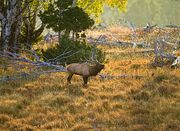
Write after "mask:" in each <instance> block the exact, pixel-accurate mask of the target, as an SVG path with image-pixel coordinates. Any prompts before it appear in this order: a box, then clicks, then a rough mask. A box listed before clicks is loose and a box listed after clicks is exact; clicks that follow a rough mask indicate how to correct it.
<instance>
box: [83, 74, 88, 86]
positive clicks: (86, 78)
mask: <svg viewBox="0 0 180 131" xmlns="http://www.w3.org/2000/svg"><path fill="white" fill-rule="evenodd" d="M83 81H84V84H83V85H84V86H85V85H87V82H88V77H87V76H83Z"/></svg>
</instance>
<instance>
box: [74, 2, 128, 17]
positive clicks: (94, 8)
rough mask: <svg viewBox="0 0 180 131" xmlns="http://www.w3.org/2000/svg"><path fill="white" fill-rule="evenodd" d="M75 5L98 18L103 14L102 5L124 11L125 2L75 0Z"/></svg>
mask: <svg viewBox="0 0 180 131" xmlns="http://www.w3.org/2000/svg"><path fill="white" fill-rule="evenodd" d="M77 5H78V6H79V7H82V8H83V9H85V11H86V12H87V13H88V14H89V15H92V16H95V18H98V17H99V16H100V15H101V13H102V12H103V9H104V5H107V6H109V7H116V8H118V10H121V11H125V9H126V5H127V0H93V1H92V0H77Z"/></svg>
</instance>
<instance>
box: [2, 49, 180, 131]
mask: <svg viewBox="0 0 180 131" xmlns="http://www.w3.org/2000/svg"><path fill="white" fill-rule="evenodd" d="M99 48H102V49H103V50H104V51H105V52H107V56H106V61H105V69H104V70H103V71H102V72H101V73H102V74H110V75H115V76H117V75H123V74H127V75H129V76H133V75H141V76H142V77H140V78H136V77H127V78H116V79H115V78H114V79H111V78H104V79H100V77H99V76H96V77H92V78H91V79H90V81H89V84H88V87H83V86H82V78H81V77H79V76H75V77H73V79H72V84H67V83H66V78H67V73H51V74H44V75H41V76H39V77H38V78H36V79H31V80H25V79H20V80H14V81H13V80H12V81H8V82H1V83H0V130H1V131H6V130H12V131H20V130H22V131H26V130H29V131H31V130H32V131H33V130H37V131H38V130H39V131H40V130H43V131H44V130H52V131H56V130H57V131H59V130H72V131H87V130H98V131H99V130H102V131H104V130H112V131H116V130H119V131H178V130H180V70H179V69H171V68H169V67H168V66H165V67H162V68H160V67H157V68H155V67H153V66H151V63H152V60H153V58H154V56H153V54H152V53H147V54H143V53H142V54H139V53H136V51H138V50H140V49H123V48H121V47H115V46H99ZM5 62H7V61H5ZM7 63H8V62H7ZM1 65H2V66H1V67H0V76H3V75H4V74H13V73H16V72H17V71H16V70H17V68H16V67H15V66H9V67H6V66H5V65H3V64H2V62H1ZM23 70H26V69H23Z"/></svg>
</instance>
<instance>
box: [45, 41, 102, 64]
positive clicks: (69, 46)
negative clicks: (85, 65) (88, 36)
mask: <svg viewBox="0 0 180 131" xmlns="http://www.w3.org/2000/svg"><path fill="white" fill-rule="evenodd" d="M92 48H93V47H92V46H91V45H88V44H87V43H85V42H80V41H73V40H70V39H68V38H66V37H63V38H62V39H61V40H60V44H58V45H56V46H55V47H52V48H49V49H47V50H45V51H44V50H42V55H43V57H44V60H45V61H50V62H54V63H60V64H63V65H64V64H70V63H75V62H82V61H85V59H89V58H90V57H91V51H92ZM96 55H97V60H98V61H99V62H103V61H104V59H105V53H104V52H103V51H102V50H100V49H97V50H96Z"/></svg>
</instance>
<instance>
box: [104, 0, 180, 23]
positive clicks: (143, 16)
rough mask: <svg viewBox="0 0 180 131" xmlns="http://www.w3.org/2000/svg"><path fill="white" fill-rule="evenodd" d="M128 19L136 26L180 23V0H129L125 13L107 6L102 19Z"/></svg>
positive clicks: (108, 21) (116, 20) (112, 21)
mask: <svg viewBox="0 0 180 131" xmlns="http://www.w3.org/2000/svg"><path fill="white" fill-rule="evenodd" d="M120 19H125V20H128V21H130V22H132V23H134V24H135V25H136V26H145V25H146V24H147V23H148V22H149V23H151V24H158V25H159V26H165V25H168V24H174V25H180V0H128V5H127V10H126V12H125V13H119V12H118V11H117V9H112V8H109V7H105V10H104V13H103V14H102V20H103V22H104V23H106V24H113V23H119V22H121V23H122V24H124V23H123V22H122V20H120Z"/></svg>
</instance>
